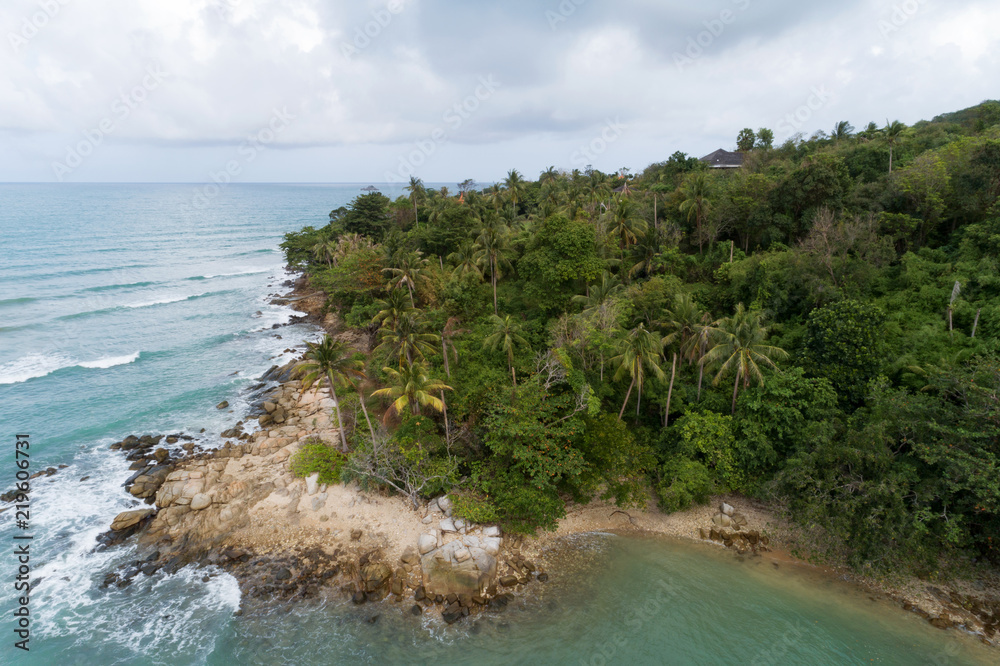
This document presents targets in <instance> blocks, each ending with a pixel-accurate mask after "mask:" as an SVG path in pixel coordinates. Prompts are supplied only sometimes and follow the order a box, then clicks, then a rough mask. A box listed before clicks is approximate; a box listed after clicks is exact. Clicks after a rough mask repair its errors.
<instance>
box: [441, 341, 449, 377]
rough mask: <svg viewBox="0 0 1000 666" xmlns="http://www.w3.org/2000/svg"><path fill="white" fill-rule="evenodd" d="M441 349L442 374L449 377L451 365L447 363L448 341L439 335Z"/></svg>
mask: <svg viewBox="0 0 1000 666" xmlns="http://www.w3.org/2000/svg"><path fill="white" fill-rule="evenodd" d="M441 351H442V352H444V374H446V375H447V376H448V379H451V367H449V365H448V343H447V342H446V341H445V339H444V336H443V335H442V336H441Z"/></svg>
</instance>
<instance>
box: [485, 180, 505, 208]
mask: <svg viewBox="0 0 1000 666" xmlns="http://www.w3.org/2000/svg"><path fill="white" fill-rule="evenodd" d="M486 202H487V203H488V204H490V205H491V206H493V210H496V211H499V210H500V206H502V205H503V202H504V192H503V188H501V187H500V183H493V184H492V185H490V186H489V187H488V188H487V189H486Z"/></svg>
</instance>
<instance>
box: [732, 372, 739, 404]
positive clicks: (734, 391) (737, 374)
mask: <svg viewBox="0 0 1000 666" xmlns="http://www.w3.org/2000/svg"><path fill="white" fill-rule="evenodd" d="M739 390H740V373H738V372H737V373H736V381H735V382H733V411H732V414H733V415H735V414H736V393H737V391H739Z"/></svg>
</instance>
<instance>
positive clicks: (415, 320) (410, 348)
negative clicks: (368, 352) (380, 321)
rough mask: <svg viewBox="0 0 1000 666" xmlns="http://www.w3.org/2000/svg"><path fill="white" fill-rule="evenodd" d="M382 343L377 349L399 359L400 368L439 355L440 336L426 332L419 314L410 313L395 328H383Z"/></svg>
mask: <svg viewBox="0 0 1000 666" xmlns="http://www.w3.org/2000/svg"><path fill="white" fill-rule="evenodd" d="M380 335H381V336H382V343H381V344H379V346H378V347H376V349H388V350H389V351H390V353H392V354H393V355H394V356H396V357H397V358H398V359H399V366H400V367H403V366H404V365H406V366H411V365H413V364H414V362H415V361H416V360H417V359H423V358H424V357H425V356H429V355H433V354H436V353H437V343H438V342H439V341H438V336H437V335H436V334H434V333H427V332H425V330H424V322H423V319H421V317H420V314H419V312H415V311H412V312H408V313H406V314H404V315H402V316H401V317H399V319H398V320H397V321H396V325H395V326H394V327H393V328H386V327H383V328H382V330H381V332H380Z"/></svg>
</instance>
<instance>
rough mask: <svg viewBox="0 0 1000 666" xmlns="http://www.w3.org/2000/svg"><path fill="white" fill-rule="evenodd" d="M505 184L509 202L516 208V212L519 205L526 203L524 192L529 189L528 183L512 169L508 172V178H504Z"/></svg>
mask: <svg viewBox="0 0 1000 666" xmlns="http://www.w3.org/2000/svg"><path fill="white" fill-rule="evenodd" d="M503 184H504V188H506V190H507V200H508V201H509V202H510V203H511V205H513V206H514V210H515V211H516V210H517V205H518V204H519V203H521V202H522V201H524V190H525V188H526V187H527V183H526V182H525V180H524V177H523V176H522V175H521V173H520V172H519V171H518V170H517V169H511V170H510V171H508V172H507V177H506V178H504V180H503Z"/></svg>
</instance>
